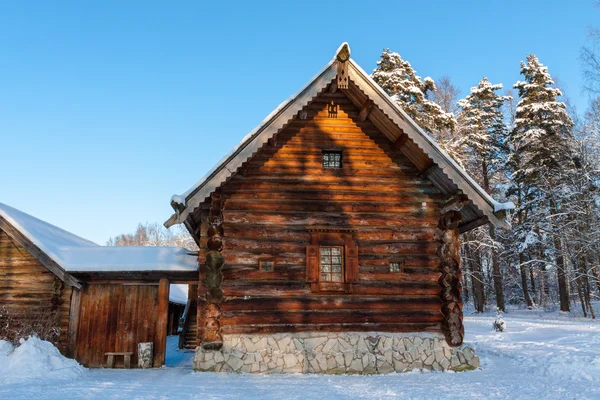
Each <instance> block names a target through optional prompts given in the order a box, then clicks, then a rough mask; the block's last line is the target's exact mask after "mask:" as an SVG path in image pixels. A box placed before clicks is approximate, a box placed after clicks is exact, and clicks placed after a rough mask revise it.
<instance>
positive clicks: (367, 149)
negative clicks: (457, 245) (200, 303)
mask: <svg viewBox="0 0 600 400" xmlns="http://www.w3.org/2000/svg"><path fill="white" fill-rule="evenodd" d="M346 92H347V91H346V90H342V91H336V92H335V93H334V94H331V93H324V94H322V95H321V96H320V97H317V99H316V101H314V102H311V103H310V104H309V105H308V106H307V107H306V108H305V110H307V119H304V120H299V119H296V120H293V121H292V122H291V123H289V124H288V126H287V127H286V128H284V129H282V130H280V131H279V132H278V135H277V143H276V145H275V146H265V147H263V149H261V150H260V151H259V152H258V153H257V154H256V155H255V156H254V157H253V158H252V159H251V160H250V161H248V162H247V163H245V164H244V166H243V169H244V175H243V176H241V175H234V176H233V177H232V178H231V179H230V180H229V181H228V182H227V183H225V184H224V185H223V186H222V187H221V188H220V191H221V193H222V195H226V196H227V206H226V207H225V208H224V209H223V232H224V236H223V243H224V244H225V246H224V247H223V250H222V254H223V256H224V257H225V258H226V259H227V264H226V265H224V266H223V267H222V274H223V279H222V285H221V289H222V290H223V293H224V301H223V302H222V303H221V304H220V310H219V311H220V313H222V315H221V320H220V322H222V327H221V332H222V333H232V332H246V333H251V332H263V333H264V332H278V331H279V332H282V331H307V330H308V331H319V330H340V327H346V328H347V329H350V328H356V330H361V331H364V330H369V329H379V330H387V331H391V332H402V331H410V330H412V331H415V330H417V328H419V329H423V330H433V331H440V330H441V321H442V318H443V316H442V314H441V312H440V308H441V299H440V297H439V290H440V289H439V283H438V278H439V272H438V270H437V267H438V266H439V258H438V256H437V250H438V244H437V241H436V240H437V225H438V221H439V215H440V207H441V201H442V197H441V195H440V192H439V190H438V189H437V188H435V187H434V186H433V185H432V184H431V183H430V182H429V181H428V180H426V179H423V178H419V177H418V174H419V169H418V168H417V167H416V166H415V165H414V164H413V161H412V160H410V159H409V158H408V157H407V156H406V155H405V154H404V153H403V150H401V149H399V148H398V147H395V146H396V145H398V144H400V143H396V145H395V144H394V143H393V142H390V141H389V139H388V138H387V137H386V136H385V135H384V134H382V133H381V131H380V130H379V128H378V127H376V126H375V125H374V124H373V123H372V121H371V119H372V118H373V117H374V113H375V114H376V110H375V108H373V109H372V110H371V112H370V113H369V115H368V117H367V118H365V120H364V121H360V120H359V119H360V118H359V115H360V110H359V109H357V108H356V107H355V106H354V105H353V102H352V101H349V99H347V98H346V97H345V96H346ZM331 100H334V102H335V103H336V104H337V105H338V118H335V119H330V118H327V104H329V103H330V102H331ZM365 102H366V100H364V99H363V102H361V103H360V104H365ZM394 134H397V135H398V137H400V138H402V136H401V135H402V132H401V131H398V130H397V131H394ZM400 140H403V139H400ZM405 140H406V141H407V142H408V140H407V138H406V137H405ZM400 147H402V146H400ZM331 148H336V149H339V150H342V151H343V160H344V162H343V167H342V168H340V169H338V170H335V169H323V168H322V151H323V149H331ZM426 161H427V160H426ZM210 207H211V201H210V200H207V201H206V202H205V203H204V204H203V205H202V206H201V207H199V208H198V209H197V211H196V212H194V213H193V214H192V218H193V219H194V221H195V222H196V223H198V224H199V226H200V230H199V236H200V238H199V242H200V247H201V251H200V260H201V262H202V263H203V262H204V260H206V259H207V257H208V255H209V254H210V252H209V250H208V249H207V246H208V243H209V237H210V234H209V231H210V230H211V225H210V224H209V223H208V221H207V219H208V214H206V215H204V214H202V213H207V211H206V210H208V209H209V208H210ZM200 221H202V222H201V223H200ZM315 232H319V235H318V237H316V238H315V235H314V233H315ZM348 234H350V236H349V237H350V238H351V240H347V239H344V235H348ZM336 235H337V238H338V239H337V240H336ZM323 240H324V241H325V243H328V244H335V245H340V246H344V249H345V250H344V251H345V253H344V254H345V259H346V261H345V267H344V271H345V274H346V275H345V278H344V283H343V284H342V286H341V287H340V288H339V289H341V291H340V290H337V291H336V290H333V289H334V288H330V290H332V291H328V292H322V290H323V289H324V287H323V286H322V285H321V284H320V283H319V275H320V274H319V270H318V254H319V245H320V244H322V243H323ZM350 244H353V245H354V246H355V247H354V249H355V250H356V252H357V257H356V258H354V260H355V261H353V260H350V263H349V262H348V259H352V258H353V257H349V253H348V251H349V250H350V248H351V247H349V246H350ZM311 250H312V251H313V253H310V252H311ZM264 257H272V258H273V259H274V260H275V262H276V265H277V266H276V268H275V269H274V270H273V271H272V272H264V271H260V268H259V264H258V261H259V260H260V259H261V258H264ZM394 257H396V258H397V257H402V258H403V260H404V265H405V269H404V272H403V273H397V274H392V273H390V272H389V263H390V260H391V259H392V258H394ZM311 260H312V261H311ZM352 265H353V266H354V267H351V268H350V269H349V268H348V267H349V266H352ZM307 266H309V268H307ZM204 274H205V272H203V273H202V278H201V279H202V280H203V281H204V276H205V275H204ZM208 289H209V288H207V287H206V285H204V284H203V285H201V287H200V291H199V293H198V295H199V298H200V299H202V300H203V299H204V296H207V294H208ZM204 304H206V303H204ZM313 314H314V317H313V316H312V315H313ZM198 315H199V322H198V334H199V335H201V336H202V335H206V333H207V332H208V331H207V329H206V320H207V319H208V318H206V316H204V315H202V314H201V313H199V314H198ZM202 318H204V321H203V320H202ZM419 318H424V319H425V320H421V319H419ZM333 321H335V323H334V322H333ZM371 321H375V322H371ZM334 325H335V326H334Z"/></svg>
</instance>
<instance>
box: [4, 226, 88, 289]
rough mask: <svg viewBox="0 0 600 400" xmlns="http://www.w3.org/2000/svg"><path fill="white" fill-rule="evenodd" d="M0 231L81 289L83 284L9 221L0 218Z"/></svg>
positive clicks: (69, 283) (59, 277) (66, 280)
mask: <svg viewBox="0 0 600 400" xmlns="http://www.w3.org/2000/svg"><path fill="white" fill-rule="evenodd" d="M0 229H2V230H3V231H4V232H6V234H7V235H8V236H10V238H11V239H13V240H14V241H15V242H17V243H18V244H19V245H21V246H22V247H23V248H24V249H25V250H27V251H28V252H29V253H30V254H31V255H32V256H34V257H35V258H36V259H37V260H38V261H39V262H41V263H42V264H44V266H45V267H46V268H48V269H49V270H50V271H51V272H52V273H53V274H54V275H55V276H56V277H57V278H58V279H60V280H61V281H63V282H64V283H66V284H67V285H69V286H72V287H75V288H77V289H81V284H80V283H79V281H78V280H77V279H75V278H74V277H73V276H72V275H71V274H69V273H68V272H66V271H65V270H64V269H63V268H62V267H61V266H60V265H59V264H58V263H57V262H56V261H54V260H53V259H52V258H50V256H49V255H48V254H46V253H44V252H43V251H42V250H41V249H40V248H39V247H38V246H36V245H35V244H34V243H33V242H32V241H31V240H29V238H27V237H26V236H25V235H23V233H21V232H20V231H19V230H18V229H16V228H15V227H14V226H12V225H11V224H10V223H9V222H8V221H7V220H5V219H4V218H2V217H0Z"/></svg>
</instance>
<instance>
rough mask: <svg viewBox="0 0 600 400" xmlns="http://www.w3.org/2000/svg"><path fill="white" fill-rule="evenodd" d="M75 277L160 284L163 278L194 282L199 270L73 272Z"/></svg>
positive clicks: (88, 279) (89, 279)
mask: <svg viewBox="0 0 600 400" xmlns="http://www.w3.org/2000/svg"><path fill="white" fill-rule="evenodd" d="M73 276H75V277H77V278H79V279H81V280H82V281H86V282H93V281H107V280H111V281H132V280H138V281H142V282H158V281H159V280H160V279H162V278H166V279H169V280H173V281H193V280H197V279H198V270H193V271H106V272H73Z"/></svg>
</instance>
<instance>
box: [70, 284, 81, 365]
mask: <svg viewBox="0 0 600 400" xmlns="http://www.w3.org/2000/svg"><path fill="white" fill-rule="evenodd" d="M80 305H81V290H73V292H72V293H71V308H70V312H69V330H68V333H67V343H68V345H67V357H70V358H73V357H74V356H75V345H76V343H77V329H78V326H79V311H80Z"/></svg>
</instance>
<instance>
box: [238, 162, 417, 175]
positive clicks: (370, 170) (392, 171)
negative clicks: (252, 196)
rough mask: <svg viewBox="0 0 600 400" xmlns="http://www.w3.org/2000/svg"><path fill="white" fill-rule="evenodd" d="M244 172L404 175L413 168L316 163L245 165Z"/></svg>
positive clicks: (249, 173) (397, 165)
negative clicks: (313, 164)
mask: <svg viewBox="0 0 600 400" xmlns="http://www.w3.org/2000/svg"><path fill="white" fill-rule="evenodd" d="M245 171H246V172H245V173H246V174H247V175H252V174H257V175H258V174H261V175H262V174H269V175H273V176H277V175H310V174H313V175H314V174H317V175H318V174H319V173H320V174H322V175H323V176H360V175H366V176H386V175H387V176H400V177H404V176H405V174H406V173H408V172H411V171H413V168H409V167H408V166H404V165H401V164H400V165H399V164H395V165H394V168H377V167H364V168H362V167H361V168H357V167H355V166H348V165H347V166H345V167H344V168H329V169H327V168H323V167H322V165H316V166H314V167H312V168H308V167H307V166H295V167H292V166H286V165H277V166H265V165H252V164H250V165H247V166H246V167H245Z"/></svg>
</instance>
